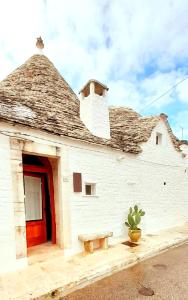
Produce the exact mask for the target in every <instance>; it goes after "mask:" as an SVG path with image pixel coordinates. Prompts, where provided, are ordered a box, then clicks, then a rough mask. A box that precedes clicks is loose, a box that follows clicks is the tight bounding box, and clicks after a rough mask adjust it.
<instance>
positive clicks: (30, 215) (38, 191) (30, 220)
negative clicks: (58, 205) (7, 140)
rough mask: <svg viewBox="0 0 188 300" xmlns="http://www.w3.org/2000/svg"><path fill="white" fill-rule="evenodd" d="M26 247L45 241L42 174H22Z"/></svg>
mask: <svg viewBox="0 0 188 300" xmlns="http://www.w3.org/2000/svg"><path fill="white" fill-rule="evenodd" d="M24 189H25V215H26V239H27V246H28V247H31V246H35V245H39V244H42V243H45V242H46V241H47V234H46V214H45V187H44V176H43V175H42V174H33V173H29V172H25V173H24Z"/></svg>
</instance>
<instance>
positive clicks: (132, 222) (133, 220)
mask: <svg viewBox="0 0 188 300" xmlns="http://www.w3.org/2000/svg"><path fill="white" fill-rule="evenodd" d="M144 215H145V212H144V211H143V210H142V209H139V208H138V206H137V205H135V206H134V208H132V207H130V208H129V213H128V217H127V221H126V222H125V225H126V226H127V227H128V228H129V231H128V235H129V237H130V239H131V241H132V242H138V240H139V239H140V238H141V229H140V228H138V224H140V221H141V217H143V216H144Z"/></svg>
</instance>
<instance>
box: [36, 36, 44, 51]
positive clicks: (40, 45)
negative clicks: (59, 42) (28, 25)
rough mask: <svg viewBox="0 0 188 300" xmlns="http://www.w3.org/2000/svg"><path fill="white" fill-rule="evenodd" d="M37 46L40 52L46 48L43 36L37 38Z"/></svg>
mask: <svg viewBox="0 0 188 300" xmlns="http://www.w3.org/2000/svg"><path fill="white" fill-rule="evenodd" d="M36 46H37V48H38V49H40V50H42V49H43V48H44V43H43V40H42V38H41V36H39V37H38V38H37V42H36Z"/></svg>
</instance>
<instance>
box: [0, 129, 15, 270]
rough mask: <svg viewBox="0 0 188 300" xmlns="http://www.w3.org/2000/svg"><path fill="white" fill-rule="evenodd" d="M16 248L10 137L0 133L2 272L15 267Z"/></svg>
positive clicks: (0, 268)
mask: <svg viewBox="0 0 188 300" xmlns="http://www.w3.org/2000/svg"><path fill="white" fill-rule="evenodd" d="M15 262H16V249H15V231H14V206H13V201H12V179H11V160H10V143H9V137H6V136H4V135H0V273H2V272H8V271H11V270H13V269H14V268H15Z"/></svg>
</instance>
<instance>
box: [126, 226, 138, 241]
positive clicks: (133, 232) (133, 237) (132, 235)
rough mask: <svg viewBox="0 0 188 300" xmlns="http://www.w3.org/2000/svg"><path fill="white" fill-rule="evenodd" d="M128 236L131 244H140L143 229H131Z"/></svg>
mask: <svg viewBox="0 0 188 300" xmlns="http://www.w3.org/2000/svg"><path fill="white" fill-rule="evenodd" d="M128 235H129V237H130V239H131V242H138V240H139V239H140V238H141V229H136V230H131V229H129V232H128Z"/></svg>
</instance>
